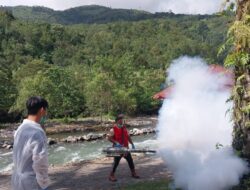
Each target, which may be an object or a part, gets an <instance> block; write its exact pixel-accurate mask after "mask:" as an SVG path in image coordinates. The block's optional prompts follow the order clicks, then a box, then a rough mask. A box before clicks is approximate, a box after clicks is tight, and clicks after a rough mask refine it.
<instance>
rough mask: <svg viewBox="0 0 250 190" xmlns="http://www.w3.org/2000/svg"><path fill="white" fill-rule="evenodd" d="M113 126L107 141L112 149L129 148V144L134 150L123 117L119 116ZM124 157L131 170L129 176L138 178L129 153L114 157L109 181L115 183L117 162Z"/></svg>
mask: <svg viewBox="0 0 250 190" xmlns="http://www.w3.org/2000/svg"><path fill="white" fill-rule="evenodd" d="M115 122H116V123H115V125H114V126H113V129H111V131H110V134H109V137H108V139H109V141H110V142H112V143H113V146H114V147H126V148H129V147H128V145H129V143H130V144H131V145H132V148H133V149H135V146H134V143H133V141H132V139H131V138H130V135H129V133H128V131H127V129H126V126H125V125H124V123H123V115H122V114H120V115H118V116H117V117H116V119H115ZM122 157H124V158H125V159H126V160H127V162H128V165H129V168H130V170H131V175H132V177H133V178H139V176H138V175H137V174H136V172H135V166H134V162H133V158H132V156H131V154H130V153H127V154H121V155H120V156H117V157H114V163H113V169H112V171H111V173H110V176H109V180H110V181H113V182H114V181H117V179H116V178H115V171H116V168H117V166H118V165H119V162H120V160H121V158H122Z"/></svg>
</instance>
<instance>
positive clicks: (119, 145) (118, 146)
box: [114, 143, 122, 148]
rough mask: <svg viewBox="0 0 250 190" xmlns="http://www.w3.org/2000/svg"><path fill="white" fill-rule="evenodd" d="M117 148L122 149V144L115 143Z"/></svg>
mask: <svg viewBox="0 0 250 190" xmlns="http://www.w3.org/2000/svg"><path fill="white" fill-rule="evenodd" d="M114 147H115V148H121V147H122V145H121V144H120V143H115V146H114Z"/></svg>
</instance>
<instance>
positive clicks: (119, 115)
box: [115, 114, 124, 122]
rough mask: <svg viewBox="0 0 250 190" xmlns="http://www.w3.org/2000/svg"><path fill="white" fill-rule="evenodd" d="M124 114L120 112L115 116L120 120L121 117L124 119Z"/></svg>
mask: <svg viewBox="0 0 250 190" xmlns="http://www.w3.org/2000/svg"><path fill="white" fill-rule="evenodd" d="M123 118H124V115H123V114H118V115H117V116H116V118H115V122H117V121H119V120H120V119H123Z"/></svg>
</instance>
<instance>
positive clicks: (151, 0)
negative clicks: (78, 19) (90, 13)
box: [0, 0, 222, 14]
mask: <svg viewBox="0 0 250 190" xmlns="http://www.w3.org/2000/svg"><path fill="white" fill-rule="evenodd" d="M92 4H96V5H103V6H107V7H112V8H125V9H140V10H146V11H150V12H168V11H170V10H171V11H172V12H174V13H185V14H212V13H215V12H218V11H219V9H220V7H221V4H222V0H208V1H206V0H136V1H135V0H63V1H62V0H1V3H0V5H4V6H16V5H28V6H34V5H39V6H45V7H50V8H53V9H55V10H64V9H68V8H72V7H76V6H82V5H92Z"/></svg>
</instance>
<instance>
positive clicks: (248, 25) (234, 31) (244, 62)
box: [226, 0, 250, 157]
mask: <svg viewBox="0 0 250 190" xmlns="http://www.w3.org/2000/svg"><path fill="white" fill-rule="evenodd" d="M229 34H230V36H231V38H230V40H231V41H233V42H234V49H233V51H232V53H231V54H230V55H229V56H228V57H227V59H226V64H227V65H232V66H234V71H235V87H234V91H233V100H234V123H235V127H234V141H233V146H234V148H235V149H237V150H240V151H242V153H243V156H245V157H250V1H249V0H237V11H236V21H235V23H234V24H233V26H232V27H231V28H230V29H229Z"/></svg>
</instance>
